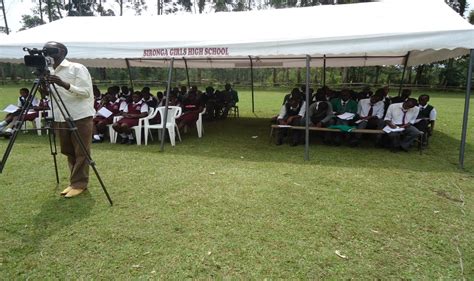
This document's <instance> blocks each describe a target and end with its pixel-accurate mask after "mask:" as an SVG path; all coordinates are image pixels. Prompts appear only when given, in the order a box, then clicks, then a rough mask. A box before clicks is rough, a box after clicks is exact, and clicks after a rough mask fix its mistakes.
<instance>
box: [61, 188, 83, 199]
mask: <svg viewBox="0 0 474 281" xmlns="http://www.w3.org/2000/svg"><path fill="white" fill-rule="evenodd" d="M84 190H86V189H85V188H84V189H82V188H81V189H79V188H72V189H71V191H69V192H68V193H67V194H66V195H65V196H64V198H71V197H76V196H77V195H79V194H81V193H82V192H84Z"/></svg>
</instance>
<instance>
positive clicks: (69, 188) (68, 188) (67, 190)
mask: <svg viewBox="0 0 474 281" xmlns="http://www.w3.org/2000/svg"><path fill="white" fill-rule="evenodd" d="M71 190H72V187H70V186H68V187H66V189H64V190H63V191H62V192H61V193H59V194H61V195H63V196H64V195H66V194H68V192H69V191H71Z"/></svg>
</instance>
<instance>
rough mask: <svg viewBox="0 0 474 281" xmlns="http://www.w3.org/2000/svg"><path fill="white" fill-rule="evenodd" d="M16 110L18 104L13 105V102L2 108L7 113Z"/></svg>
mask: <svg viewBox="0 0 474 281" xmlns="http://www.w3.org/2000/svg"><path fill="white" fill-rule="evenodd" d="M17 110H18V106H16V105H13V104H10V105H9V106H7V107H5V109H4V110H3V112H7V113H13V112H15V111H17Z"/></svg>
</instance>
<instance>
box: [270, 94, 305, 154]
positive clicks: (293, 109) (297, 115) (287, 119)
mask: <svg viewBox="0 0 474 281" xmlns="http://www.w3.org/2000/svg"><path fill="white" fill-rule="evenodd" d="M305 114H306V102H304V101H303V100H301V99H299V98H298V97H290V98H289V99H288V101H287V102H286V103H285V104H284V105H282V107H281V109H280V114H279V115H278V117H277V124H278V125H290V126H298V125H300V122H301V119H302V118H303V117H304V116H305ZM289 133H290V134H291V135H290V138H291V143H290V145H291V146H296V145H298V143H299V140H300V134H299V133H298V132H297V130H291V132H289V130H288V129H287V128H279V129H278V131H277V140H276V145H282V144H283V138H284V137H285V136H286V135H288V134H289Z"/></svg>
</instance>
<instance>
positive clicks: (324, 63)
mask: <svg viewBox="0 0 474 281" xmlns="http://www.w3.org/2000/svg"><path fill="white" fill-rule="evenodd" d="M324 86H326V55H324V56H323V87H324Z"/></svg>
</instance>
